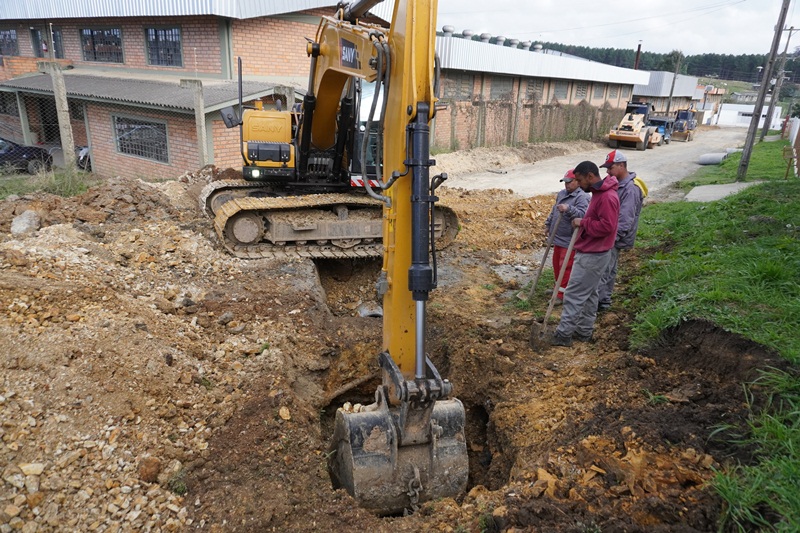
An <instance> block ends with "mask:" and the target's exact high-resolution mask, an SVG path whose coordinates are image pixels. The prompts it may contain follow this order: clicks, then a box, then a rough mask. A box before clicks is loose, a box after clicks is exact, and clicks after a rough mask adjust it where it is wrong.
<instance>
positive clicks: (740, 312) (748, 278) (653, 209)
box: [630, 142, 800, 532]
mask: <svg viewBox="0 0 800 533" xmlns="http://www.w3.org/2000/svg"><path fill="white" fill-rule="evenodd" d="M787 144H788V143H786V142H769V143H757V144H756V145H755V147H754V150H753V154H752V156H751V161H750V166H749V171H748V176H747V181H757V180H758V181H765V182H767V183H764V184H761V185H754V186H752V187H749V188H747V189H745V190H744V191H742V192H740V193H738V194H736V195H733V196H729V197H727V198H725V199H723V200H720V201H717V202H709V203H689V202H676V203H664V204H654V205H651V206H648V207H647V208H646V209H644V210H643V211H642V215H641V220H640V224H639V233H638V237H637V248H638V249H639V252H640V255H641V259H642V260H641V261H640V264H639V265H638V270H637V272H636V274H635V276H634V278H633V281H632V284H631V288H632V289H633V290H632V291H630V293H631V294H634V295H635V296H634V297H633V300H632V302H631V305H632V307H633V309H634V310H635V311H636V312H637V314H636V318H635V320H634V323H633V325H632V335H631V344H632V346H633V347H635V348H644V347H646V346H648V345H650V344H654V343H657V342H659V341H660V340H661V336H662V335H663V334H664V331H665V330H666V329H668V328H671V327H675V326H678V325H679V324H680V323H681V322H683V321H687V320H704V321H709V322H713V323H714V324H717V325H718V326H720V327H722V328H724V329H725V330H727V331H730V332H732V333H736V334H739V335H741V336H743V337H745V338H747V339H751V340H753V341H755V342H757V343H759V344H762V345H764V346H766V347H768V348H770V349H772V350H774V351H775V352H776V353H778V354H780V355H781V356H782V357H784V358H785V359H787V360H788V361H790V362H792V363H795V364H796V363H798V361H800V335H798V333H797V332H798V331H800V181H798V179H797V178H794V177H793V176H790V178H789V179H788V180H784V174H785V172H786V160H785V159H784V158H783V146H786V145H787ZM739 159H740V155H739V154H734V155H733V156H731V157H729V158H728V159H727V160H726V161H724V162H723V163H722V164H721V165H719V166H713V167H704V168H703V169H701V170H700V172H698V173H697V174H695V175H694V176H692V177H691V178H689V179H687V180H686V181H685V182H684V184H683V186H684V187H685V188H687V189H688V188H689V187H691V186H696V185H706V184H711V183H732V182H734V181H735V180H736V172H737V169H738V163H739ZM755 388H757V390H758V391H759V393H761V394H767V395H768V397H769V398H770V401H769V402H768V405H767V406H766V407H765V408H763V409H762V410H759V411H758V412H754V411H753V410H751V416H750V420H749V423H748V426H749V427H748V431H747V432H746V435H744V436H741V437H740V438H739V441H737V442H738V444H740V445H742V446H748V448H749V449H755V450H756V453H755V462H754V463H753V464H748V465H739V466H736V467H733V468H731V469H730V470H728V471H723V472H719V473H718V474H717V476H716V477H715V478H714V480H713V482H712V486H713V487H714V488H715V490H716V491H717V492H718V493H719V494H720V496H721V497H722V498H723V500H724V501H725V504H726V505H725V510H724V514H723V516H722V520H723V521H722V523H721V524H720V529H721V530H722V529H726V528H732V529H736V530H739V531H751V530H775V531H787V532H788V531H800V491H797V490H796V488H795V484H796V482H797V480H798V479H800V456H798V455H799V454H800V375H798V373H797V372H796V371H794V372H790V373H787V372H782V371H779V370H774V369H773V370H768V371H765V372H764V373H763V375H762V376H761V378H760V379H759V380H758V381H757V383H755V384H751V385H749V386H748V389H747V390H748V391H753V390H755Z"/></svg>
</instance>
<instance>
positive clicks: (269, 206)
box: [201, 181, 458, 259]
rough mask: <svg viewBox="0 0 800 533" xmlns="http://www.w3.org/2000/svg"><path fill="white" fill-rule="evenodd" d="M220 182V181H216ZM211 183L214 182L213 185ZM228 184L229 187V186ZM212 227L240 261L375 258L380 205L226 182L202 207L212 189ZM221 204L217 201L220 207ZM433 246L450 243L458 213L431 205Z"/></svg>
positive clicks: (359, 197) (360, 199)
mask: <svg viewBox="0 0 800 533" xmlns="http://www.w3.org/2000/svg"><path fill="white" fill-rule="evenodd" d="M215 183H221V182H215ZM212 185H214V184H212ZM231 186H232V187H231ZM222 188H228V189H227V190H225V191H223V194H224V195H225V196H226V197H227V198H226V199H227V201H225V202H224V203H222V202H220V201H219V196H218V197H217V201H216V205H215V207H216V209H215V214H214V230H215V232H216V234H217V237H218V238H219V239H220V242H222V244H223V246H224V247H225V249H227V250H228V252H230V253H231V254H232V255H234V256H236V257H239V258H243V259H263V258H291V257H302V258H329V259H343V258H379V257H382V256H383V246H382V244H381V239H382V235H383V229H382V225H383V220H382V217H383V204H382V203H381V202H380V201H378V200H374V199H373V198H371V197H369V196H362V195H358V194H343V193H338V194H336V193H332V194H309V195H305V196H283V197H263V196H262V197H253V196H247V194H248V191H249V192H250V193H252V192H253V191H252V189H253V184H252V183H249V182H232V181H227V182H226V183H224V184H221V185H220V186H218V187H217V188H215V189H214V188H212V189H211V190H210V191H209V193H208V194H205V192H206V191H204V195H203V196H205V198H203V197H201V206H202V208H203V210H204V211H206V213H208V212H209V211H210V210H211V204H212V203H213V202H211V201H209V199H210V198H212V197H213V193H214V192H215V191H219V190H220V189H222ZM220 204H221V205H220ZM435 212H436V221H437V222H436V246H437V248H439V249H441V248H444V247H446V246H447V245H449V244H450V243H452V242H453V240H454V239H455V236H456V234H457V233H458V217H457V216H456V214H455V212H454V211H453V210H452V209H450V208H448V207H444V206H440V205H437V206H436V211H435Z"/></svg>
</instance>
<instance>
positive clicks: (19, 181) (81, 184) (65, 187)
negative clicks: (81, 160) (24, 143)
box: [0, 168, 98, 200]
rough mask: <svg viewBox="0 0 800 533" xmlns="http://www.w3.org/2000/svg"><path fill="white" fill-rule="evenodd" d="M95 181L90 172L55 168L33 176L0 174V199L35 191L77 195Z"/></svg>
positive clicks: (94, 183)
mask: <svg viewBox="0 0 800 533" xmlns="http://www.w3.org/2000/svg"><path fill="white" fill-rule="evenodd" d="M97 183H98V180H97V179H96V178H95V177H94V176H93V175H92V174H88V173H86V172H82V171H80V170H66V169H61V168H57V169H54V170H53V171H51V172H43V173H40V174H36V175H35V176H30V175H27V174H13V173H10V174H9V173H7V174H4V175H0V200H3V199H5V198H7V197H9V196H11V195H13V194H16V195H19V196H22V195H25V194H30V193H33V192H37V191H42V192H46V193H50V194H55V195H57V196H64V197H70V196H78V195H80V194H83V193H85V192H86V191H87V190H89V187H92V186H93V185H96V184H97Z"/></svg>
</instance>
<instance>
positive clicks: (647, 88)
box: [633, 70, 703, 98]
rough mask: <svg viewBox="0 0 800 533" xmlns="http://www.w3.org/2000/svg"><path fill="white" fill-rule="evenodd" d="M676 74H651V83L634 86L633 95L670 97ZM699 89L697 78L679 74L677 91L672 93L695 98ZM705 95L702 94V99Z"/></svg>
mask: <svg viewBox="0 0 800 533" xmlns="http://www.w3.org/2000/svg"><path fill="white" fill-rule="evenodd" d="M674 77H675V74H674V73H672V72H666V71H663V70H659V71H654V72H651V73H650V83H646V84H642V85H638V84H637V85H634V87H633V94H635V95H637V96H669V93H670V90H671V89H672V78H674ZM696 88H697V76H685V75H683V74H678V77H677V78H675V90H674V91H672V96H686V97H689V98H692V97H693V96H695V89H696ZM702 95H703V93H702V91H701V92H700V96H701V97H702Z"/></svg>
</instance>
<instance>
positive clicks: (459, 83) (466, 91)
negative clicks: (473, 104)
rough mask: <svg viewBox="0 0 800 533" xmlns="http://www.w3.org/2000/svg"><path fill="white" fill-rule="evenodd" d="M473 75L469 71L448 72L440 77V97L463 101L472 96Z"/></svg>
mask: <svg viewBox="0 0 800 533" xmlns="http://www.w3.org/2000/svg"><path fill="white" fill-rule="evenodd" d="M474 84H475V76H474V75H473V74H470V73H469V72H448V73H447V74H446V75H445V77H444V78H443V79H442V98H443V99H446V100H455V101H465V100H469V99H471V98H472V88H473V86H474Z"/></svg>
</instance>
